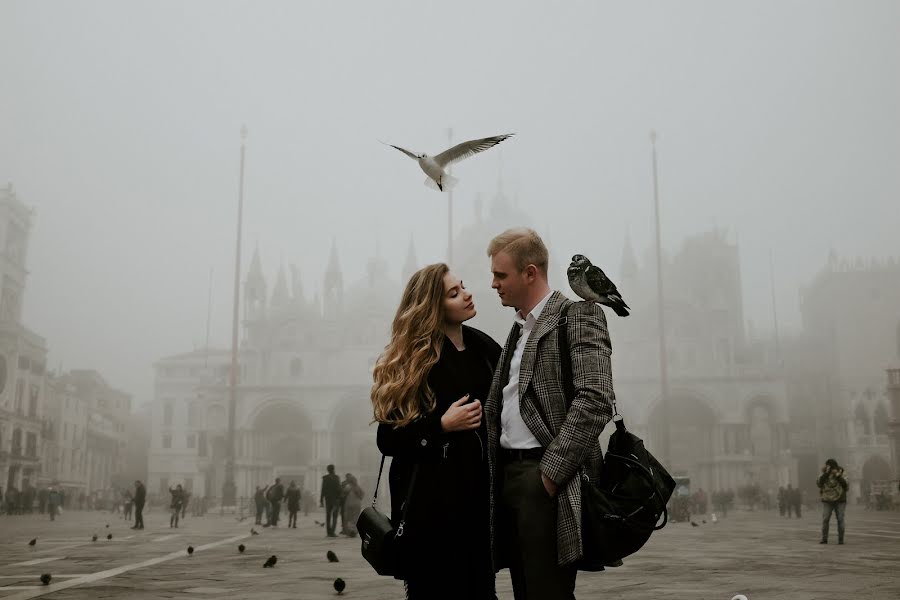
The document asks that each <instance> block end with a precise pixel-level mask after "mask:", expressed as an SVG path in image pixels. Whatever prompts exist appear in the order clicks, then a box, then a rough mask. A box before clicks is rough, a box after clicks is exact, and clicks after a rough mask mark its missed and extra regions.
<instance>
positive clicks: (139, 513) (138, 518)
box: [132, 480, 147, 529]
mask: <svg viewBox="0 0 900 600" xmlns="http://www.w3.org/2000/svg"><path fill="white" fill-rule="evenodd" d="M146 501H147V488H145V487H144V484H143V483H141V482H140V481H139V480H137V481H135V482H134V527H132V529H143V528H144V504H145V503H146Z"/></svg>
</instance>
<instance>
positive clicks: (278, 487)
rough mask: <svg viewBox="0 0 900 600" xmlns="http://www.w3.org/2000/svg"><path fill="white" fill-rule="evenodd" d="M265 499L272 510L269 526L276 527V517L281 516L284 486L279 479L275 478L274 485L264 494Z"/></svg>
mask: <svg viewBox="0 0 900 600" xmlns="http://www.w3.org/2000/svg"><path fill="white" fill-rule="evenodd" d="M266 498H267V499H268V501H269V504H270V505H271V510H272V513H271V519H270V520H269V525H271V526H272V527H278V517H279V515H280V514H281V501H282V500H283V499H284V485H282V483H281V478H279V477H276V478H275V485H273V486H272V487H270V488H269V491H268V492H267V493H266Z"/></svg>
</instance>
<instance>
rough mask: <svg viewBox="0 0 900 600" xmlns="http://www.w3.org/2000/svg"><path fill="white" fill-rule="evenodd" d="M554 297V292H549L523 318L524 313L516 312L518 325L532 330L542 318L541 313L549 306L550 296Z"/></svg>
mask: <svg viewBox="0 0 900 600" xmlns="http://www.w3.org/2000/svg"><path fill="white" fill-rule="evenodd" d="M552 295H553V290H550V291H549V292H547V295H546V296H544V297H543V298H542V299H541V301H540V302H538V303H537V304H535V305H534V308H532V309H531V311H530V312H529V313H528V314H527V315H525V316H524V317H523V316H522V311H519V310H517V311H516V323H518V324H519V325H521V326H522V327H526V326H527V327H528V328H529V329H531V328H532V327H534V324H535V323H536V322H537V320H538V318H539V317H540V316H541V313H542V312H544V307H545V306H547V302H549V301H550V296H552Z"/></svg>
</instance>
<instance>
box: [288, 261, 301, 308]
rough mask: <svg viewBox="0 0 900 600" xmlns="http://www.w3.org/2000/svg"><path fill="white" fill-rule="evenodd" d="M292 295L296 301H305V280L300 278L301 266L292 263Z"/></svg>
mask: <svg viewBox="0 0 900 600" xmlns="http://www.w3.org/2000/svg"><path fill="white" fill-rule="evenodd" d="M291 296H293V298H294V301H295V302H303V301H304V298H303V280H302V279H300V267H298V266H297V265H295V264H294V263H291Z"/></svg>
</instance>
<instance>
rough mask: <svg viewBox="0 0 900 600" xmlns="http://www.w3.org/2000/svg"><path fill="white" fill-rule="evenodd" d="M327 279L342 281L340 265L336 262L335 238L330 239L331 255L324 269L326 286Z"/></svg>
mask: <svg viewBox="0 0 900 600" xmlns="http://www.w3.org/2000/svg"><path fill="white" fill-rule="evenodd" d="M329 277H335V278H338V279H343V274H342V273H341V263H340V261H339V260H338V253H337V240H335V238H331V253H330V254H329V255H328V266H327V267H326V268H325V280H326V285H327V281H328V279H329Z"/></svg>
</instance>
